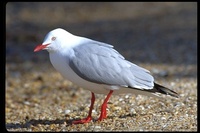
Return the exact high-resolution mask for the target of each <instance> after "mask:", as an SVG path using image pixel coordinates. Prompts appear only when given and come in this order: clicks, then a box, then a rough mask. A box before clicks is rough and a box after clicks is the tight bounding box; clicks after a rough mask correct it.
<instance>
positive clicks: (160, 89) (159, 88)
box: [152, 83, 179, 98]
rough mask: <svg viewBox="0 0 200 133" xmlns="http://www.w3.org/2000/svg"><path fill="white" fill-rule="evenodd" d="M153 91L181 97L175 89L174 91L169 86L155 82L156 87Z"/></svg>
mask: <svg viewBox="0 0 200 133" xmlns="http://www.w3.org/2000/svg"><path fill="white" fill-rule="evenodd" d="M152 91H153V92H159V93H162V94H165V95H170V96H173V97H176V98H179V95H178V93H176V92H175V91H172V90H170V89H168V88H166V87H164V86H162V85H159V84H157V83H154V89H153V90H152Z"/></svg>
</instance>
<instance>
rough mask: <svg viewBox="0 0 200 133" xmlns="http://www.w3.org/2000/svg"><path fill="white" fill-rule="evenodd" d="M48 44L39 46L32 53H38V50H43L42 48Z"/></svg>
mask: <svg viewBox="0 0 200 133" xmlns="http://www.w3.org/2000/svg"><path fill="white" fill-rule="evenodd" d="M48 45H49V44H44V45H43V44H40V45H38V46H36V47H35V49H34V52H37V51H40V50H43V49H44V48H46V47H47V46H48Z"/></svg>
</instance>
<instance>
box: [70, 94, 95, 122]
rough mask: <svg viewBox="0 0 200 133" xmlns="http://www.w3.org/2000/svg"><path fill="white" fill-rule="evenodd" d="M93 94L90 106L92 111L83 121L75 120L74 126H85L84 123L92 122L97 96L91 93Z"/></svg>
mask: <svg viewBox="0 0 200 133" xmlns="http://www.w3.org/2000/svg"><path fill="white" fill-rule="evenodd" d="M91 94H92V98H91V105H90V110H89V113H88V116H87V118H85V119H81V120H74V121H73V122H72V124H83V123H87V122H90V121H91V120H92V109H93V107H94V101H95V95H94V93H93V92H91Z"/></svg>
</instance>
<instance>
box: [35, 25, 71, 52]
mask: <svg viewBox="0 0 200 133" xmlns="http://www.w3.org/2000/svg"><path fill="white" fill-rule="evenodd" d="M74 37H75V36H74V35H72V34H71V33H69V32H67V31H65V30H63V29H61V28H57V29H55V30H52V31H50V32H49V33H48V34H47V35H46V36H45V38H44V41H43V43H42V44H39V45H38V46H36V47H35V49H34V52H37V51H40V50H47V51H49V52H52V51H57V50H59V49H62V48H64V47H70V46H72V45H74V44H73V42H72V40H74V39H73V38H74Z"/></svg>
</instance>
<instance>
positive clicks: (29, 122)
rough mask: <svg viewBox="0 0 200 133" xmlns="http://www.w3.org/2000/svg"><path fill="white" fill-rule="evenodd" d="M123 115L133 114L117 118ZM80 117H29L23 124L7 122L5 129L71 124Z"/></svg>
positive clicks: (110, 117) (95, 120) (109, 117)
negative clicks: (49, 118) (45, 118)
mask: <svg viewBox="0 0 200 133" xmlns="http://www.w3.org/2000/svg"><path fill="white" fill-rule="evenodd" d="M113 117H114V116H108V117H107V118H108V119H112V118H113ZM125 117H134V116H133V115H130V114H127V115H123V116H119V118H125ZM80 119H81V118H76V119H55V120H36V119H31V120H27V121H26V122H25V123H24V124H20V123H7V124H6V129H7V130H8V129H18V128H30V127H31V125H32V126H37V125H38V124H41V125H51V124H64V123H66V124H65V126H66V127H67V126H71V125H72V122H73V121H74V120H80ZM92 120H93V121H94V122H97V121H98V119H94V118H93V119H92Z"/></svg>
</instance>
